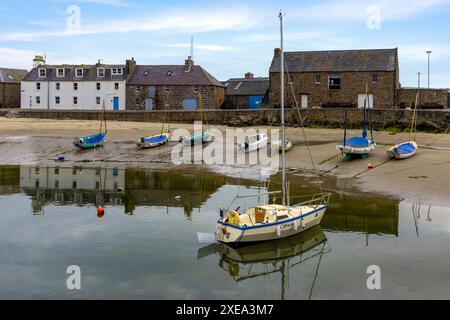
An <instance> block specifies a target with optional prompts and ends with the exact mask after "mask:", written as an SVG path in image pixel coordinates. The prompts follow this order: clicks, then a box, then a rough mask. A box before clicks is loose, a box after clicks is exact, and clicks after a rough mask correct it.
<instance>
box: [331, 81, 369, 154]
mask: <svg viewBox="0 0 450 320" xmlns="http://www.w3.org/2000/svg"><path fill="white" fill-rule="evenodd" d="M368 90H369V88H368V84H367V82H366V97H365V99H364V110H363V130H362V134H361V136H356V137H352V138H350V139H348V140H347V111H346V112H345V128H344V140H343V141H342V142H341V144H339V145H337V146H336V150H337V151H340V152H341V153H342V154H344V155H345V156H346V157H347V158H348V159H351V158H353V157H355V156H360V157H363V158H364V157H367V156H368V155H369V153H370V152H371V151H373V150H374V149H375V147H376V143H375V141H374V140H373V132H372V125H371V123H369V125H370V131H371V137H370V139H369V138H367V129H366V113H367V104H368V103H369V99H368ZM369 122H370V121H369Z"/></svg>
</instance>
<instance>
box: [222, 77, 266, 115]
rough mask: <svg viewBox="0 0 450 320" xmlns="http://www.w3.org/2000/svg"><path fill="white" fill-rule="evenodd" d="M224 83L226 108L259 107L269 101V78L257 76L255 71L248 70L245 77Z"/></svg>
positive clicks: (224, 106) (224, 105)
mask: <svg viewBox="0 0 450 320" xmlns="http://www.w3.org/2000/svg"><path fill="white" fill-rule="evenodd" d="M224 85H225V88H226V95H225V102H224V104H223V108H224V109H258V108H262V107H263V106H264V104H265V102H266V101H267V98H268V92H269V78H255V77H254V75H253V73H250V72H248V73H246V74H245V78H232V79H229V80H227V81H225V82H224Z"/></svg>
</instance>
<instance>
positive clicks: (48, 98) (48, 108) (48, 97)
mask: <svg viewBox="0 0 450 320" xmlns="http://www.w3.org/2000/svg"><path fill="white" fill-rule="evenodd" d="M47 110H50V81H49V80H47Z"/></svg>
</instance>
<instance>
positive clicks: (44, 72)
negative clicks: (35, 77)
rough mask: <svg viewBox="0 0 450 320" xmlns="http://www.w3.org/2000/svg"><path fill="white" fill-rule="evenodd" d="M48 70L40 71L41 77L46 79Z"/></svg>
mask: <svg viewBox="0 0 450 320" xmlns="http://www.w3.org/2000/svg"><path fill="white" fill-rule="evenodd" d="M46 76H47V69H39V77H46Z"/></svg>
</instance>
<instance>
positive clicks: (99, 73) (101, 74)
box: [97, 68, 105, 78]
mask: <svg viewBox="0 0 450 320" xmlns="http://www.w3.org/2000/svg"><path fill="white" fill-rule="evenodd" d="M104 76H105V69H104V68H98V69H97V77H99V78H103V77H104Z"/></svg>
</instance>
